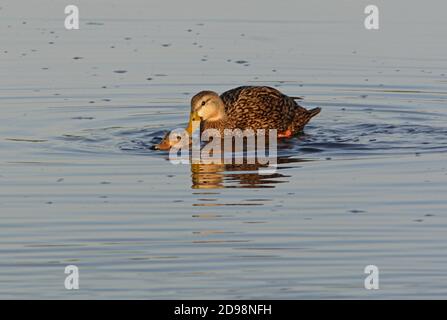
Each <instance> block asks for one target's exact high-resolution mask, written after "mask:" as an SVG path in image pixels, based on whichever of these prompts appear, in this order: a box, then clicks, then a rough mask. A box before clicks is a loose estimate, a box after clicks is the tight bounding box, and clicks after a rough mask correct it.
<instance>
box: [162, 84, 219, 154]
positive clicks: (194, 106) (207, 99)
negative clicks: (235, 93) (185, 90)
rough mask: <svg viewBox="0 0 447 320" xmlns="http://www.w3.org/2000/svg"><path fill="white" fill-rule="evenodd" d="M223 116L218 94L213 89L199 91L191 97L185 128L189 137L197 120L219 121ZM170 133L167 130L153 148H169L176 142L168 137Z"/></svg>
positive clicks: (195, 126) (194, 128)
mask: <svg viewBox="0 0 447 320" xmlns="http://www.w3.org/2000/svg"><path fill="white" fill-rule="evenodd" d="M224 118H225V105H224V103H223V101H222V99H221V98H220V97H219V95H218V94H217V93H216V92H213V91H201V92H199V93H198V94H196V95H195V96H194V97H192V99H191V113H190V116H189V121H188V126H187V127H186V129H185V130H186V132H187V133H188V134H189V136H190V137H191V135H192V133H193V132H194V131H195V130H196V129H197V125H196V124H197V121H219V120H222V119H224ZM199 123H200V122H199ZM170 134H171V132H168V133H167V134H166V135H165V136H164V137H163V140H162V141H161V142H160V143H159V144H157V145H155V146H154V149H156V150H169V149H170V148H171V147H172V146H174V145H175V144H177V143H178V142H179V139H177V140H176V139H170V138H169V137H170Z"/></svg>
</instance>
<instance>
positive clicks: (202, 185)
mask: <svg viewBox="0 0 447 320" xmlns="http://www.w3.org/2000/svg"><path fill="white" fill-rule="evenodd" d="M277 161H278V168H277V170H282V169H284V168H285V167H282V166H281V164H286V163H297V162H303V161H308V160H302V159H297V158H292V157H290V156H282V157H278V159H277ZM190 166H191V180H192V186H191V187H192V188H193V189H219V188H274V187H275V184H277V183H285V182H288V180H287V178H288V177H290V176H288V175H285V174H282V173H279V172H275V173H269V174H263V173H262V171H260V169H261V168H266V167H268V165H264V164H258V163H255V164H247V163H244V164H192V163H191V164H190ZM281 178H283V179H281Z"/></svg>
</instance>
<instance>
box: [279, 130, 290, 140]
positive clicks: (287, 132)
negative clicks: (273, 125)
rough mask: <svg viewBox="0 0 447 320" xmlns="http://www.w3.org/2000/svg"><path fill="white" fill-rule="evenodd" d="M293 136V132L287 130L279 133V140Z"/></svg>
mask: <svg viewBox="0 0 447 320" xmlns="http://www.w3.org/2000/svg"><path fill="white" fill-rule="evenodd" d="M292 135H293V133H292V131H290V130H289V129H287V130H286V131H284V132H280V133H278V138H290V137H291V136H292Z"/></svg>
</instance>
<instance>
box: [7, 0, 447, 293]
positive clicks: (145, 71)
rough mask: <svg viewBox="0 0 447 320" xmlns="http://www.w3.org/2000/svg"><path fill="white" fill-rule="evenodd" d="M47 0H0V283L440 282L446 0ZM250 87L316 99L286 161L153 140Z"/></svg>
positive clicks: (446, 279) (346, 287)
mask: <svg viewBox="0 0 447 320" xmlns="http://www.w3.org/2000/svg"><path fill="white" fill-rule="evenodd" d="M54 3H56V2H54V1H49V0H46V1H42V5H41V7H39V8H36V9H35V10H34V11H33V12H29V11H23V9H22V8H21V7H19V6H18V5H17V4H16V3H15V2H13V1H6V3H5V4H3V3H2V5H1V6H0V7H1V9H0V18H1V19H0V30H1V32H0V43H2V47H1V50H0V70H1V73H2V75H3V77H1V79H0V219H1V220H0V221H1V223H0V297H1V298H30V297H33V298H64V299H71V298H199V299H201V298H233V299H237V298H275V299H276V298H286V299H295V298H445V297H447V271H446V270H447V255H446V252H447V251H446V249H447V245H446V243H447V242H446V240H447V232H446V231H447V198H446V196H445V195H446V193H447V162H446V160H447V126H446V123H447V107H446V101H447V91H446V84H447V77H446V73H447V59H446V58H445V57H446V53H447V43H446V42H445V40H444V31H445V29H446V23H445V21H444V20H443V17H442V15H440V12H445V10H444V11H443V10H441V8H443V9H445V5H444V4H442V2H440V1H439V2H438V1H433V7H424V11H423V12H425V14H420V12H422V11H421V7H420V6H421V5H422V4H416V3H413V2H412V1H410V2H408V1H407V2H405V4H406V5H407V9H408V10H407V12H406V13H407V15H405V17H404V16H402V15H401V14H400V8H401V7H400V6H401V5H403V3H404V2H402V1H396V2H395V3H393V4H387V5H385V4H384V2H380V3H378V4H379V5H380V6H381V12H382V16H383V18H382V20H381V23H382V24H381V26H382V27H381V30H380V31H374V32H372V31H366V30H365V29H364V28H363V24H362V21H363V17H364V15H363V8H364V5H366V4H365V3H362V1H359V2H358V3H356V4H355V5H353V4H349V5H348V4H347V3H344V4H343V5H340V6H341V7H340V6H338V5H335V4H333V3H332V2H324V1H316V2H315V1H312V3H311V2H310V1H309V3H300V4H296V3H295V2H294V1H285V2H284V3H281V5H280V4H276V5H277V6H279V7H275V5H274V4H271V3H267V2H266V3H263V2H256V3H254V2H253V3H250V5H247V7H246V6H244V5H241V7H239V10H237V11H235V12H229V11H228V10H224V7H222V6H223V5H222V4H219V5H218V7H217V8H216V9H220V11H216V12H219V13H216V12H214V13H213V14H212V15H211V16H210V15H209V14H208V12H207V10H205V9H204V7H203V6H204V3H201V5H200V4H198V3H195V4H193V5H192V7H191V8H184V10H183V9H181V8H177V9H173V8H170V7H169V6H168V4H163V3H159V2H157V3H156V6H155V2H154V7H152V6H149V5H148V4H147V2H145V1H136V0H135V1H130V4H124V3H121V2H118V1H112V2H110V1H109V2H108V3H111V5H110V6H109V7H107V10H105V11H104V10H102V9H104V7H102V6H101V5H100V3H101V2H98V3H96V4H91V3H88V2H82V1H81V2H80V3H81V4H80V8H81V18H82V17H84V18H83V19H82V20H81V29H80V30H78V31H66V30H64V29H63V23H62V22H63V14H62V17H61V13H63V6H61V7H58V6H55V5H54ZM408 3H409V4H408ZM315 4H316V7H315ZM233 5H235V4H234V3H233ZM230 6H231V3H230ZM325 6H326V7H325ZM424 6H425V5H424ZM149 7H150V8H149ZM316 8H317V9H318V10H317V9H316ZM284 9H295V10H284ZM294 12H295V13H294ZM296 12H298V13H299V14H296ZM334 12H335V13H337V14H336V15H334ZM193 14H194V15H193ZM244 84H246V85H270V86H275V87H277V88H278V89H280V90H282V91H283V92H284V93H286V94H290V95H300V96H303V97H304V100H303V105H304V106H306V107H309V108H311V107H316V106H319V107H322V109H323V110H322V112H321V114H320V115H319V116H318V117H316V118H315V119H314V120H312V122H311V123H310V124H309V125H308V126H307V127H306V130H305V133H304V134H302V135H300V136H297V137H295V138H293V139H290V140H283V141H280V142H279V158H278V163H279V168H278V170H277V172H276V173H272V174H269V175H260V174H259V173H258V171H257V169H258V167H257V166H254V165H173V164H171V163H170V162H169V161H168V159H167V157H168V154H167V153H166V152H160V151H154V150H151V146H152V145H153V143H155V142H157V141H158V140H159V139H160V137H162V136H163V134H164V132H166V130H170V129H173V128H177V127H183V126H184V125H185V123H186V121H187V117H188V110H189V99H190V98H191V96H192V95H193V94H194V93H196V92H197V91H200V90H203V89H209V90H215V91H217V92H223V91H225V90H228V89H230V88H232V87H236V86H239V85H244ZM69 264H75V265H77V266H78V267H79V269H80V287H81V288H80V290H78V291H67V290H65V289H64V279H65V274H64V268H65V266H66V265H69ZM369 264H373V265H377V266H378V267H379V270H380V290H377V291H369V290H365V289H364V286H363V282H364V278H365V276H366V275H365V274H364V273H363V270H364V267H365V266H366V265H369Z"/></svg>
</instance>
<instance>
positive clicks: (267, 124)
mask: <svg viewBox="0 0 447 320" xmlns="http://www.w3.org/2000/svg"><path fill="white" fill-rule="evenodd" d="M301 99H302V98H301V97H293V96H287V95H285V94H283V93H282V92H280V91H279V90H277V89H275V88H272V87H268V86H241V87H237V88H234V89H231V90H228V91H225V92H224V93H222V94H221V95H219V94H218V93H216V92H214V91H209V90H205V91H201V92H199V93H197V94H196V95H194V96H193V97H192V99H191V113H190V119H189V123H188V127H187V128H186V131H187V132H188V133H189V134H191V133H192V130H193V121H200V131H201V132H203V131H204V130H207V129H216V130H218V131H219V132H220V134H221V137H223V135H224V130H225V129H232V130H234V129H240V130H246V129H251V130H254V131H256V130H258V129H264V130H269V129H270V130H271V129H276V130H277V134H278V138H290V137H292V136H294V135H296V134H298V133H300V132H302V131H303V129H304V126H305V125H306V124H307V123H308V122H309V121H310V119H312V118H313V117H315V116H316V115H317V114H319V113H320V111H321V108H314V109H310V110H308V109H306V108H304V107H302V106H301V105H299V104H298V103H297V102H296V100H301ZM173 144H175V141H174V142H171V141H169V133H168V134H167V135H166V136H165V137H164V138H163V139H162V141H161V142H160V143H159V144H158V145H156V146H155V149H160V150H167V149H170V148H171V147H172V145H173Z"/></svg>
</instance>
